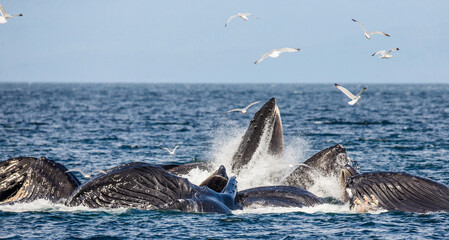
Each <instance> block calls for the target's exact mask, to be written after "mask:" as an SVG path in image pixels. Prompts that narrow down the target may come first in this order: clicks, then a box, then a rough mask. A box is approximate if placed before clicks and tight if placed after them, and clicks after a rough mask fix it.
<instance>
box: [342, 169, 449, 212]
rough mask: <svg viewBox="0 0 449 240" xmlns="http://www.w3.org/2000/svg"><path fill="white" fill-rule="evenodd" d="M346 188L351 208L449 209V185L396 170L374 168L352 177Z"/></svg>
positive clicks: (432, 210)
mask: <svg viewBox="0 0 449 240" xmlns="http://www.w3.org/2000/svg"><path fill="white" fill-rule="evenodd" d="M346 192H347V194H348V197H349V200H350V206H351V208H353V209H355V210H357V211H359V212H364V211H370V210H375V209H378V208H382V209H385V210H389V211H404V212H419V213H424V212H436V211H449V188H448V187H446V186H445V185H443V184H441V183H437V182H435V181H433V180H430V179H426V178H422V177H417V176H413V175H410V174H407V173H397V172H371V173H363V174H359V175H356V176H353V177H350V178H349V179H348V180H347V181H346Z"/></svg>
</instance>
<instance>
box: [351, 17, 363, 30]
mask: <svg viewBox="0 0 449 240" xmlns="http://www.w3.org/2000/svg"><path fill="white" fill-rule="evenodd" d="M352 21H354V22H356V23H358V24H360V26H361V27H362V28H363V30H364V31H365V32H366V28H365V27H364V26H363V24H361V23H360V22H359V21H357V20H355V19H354V18H353V19H352Z"/></svg>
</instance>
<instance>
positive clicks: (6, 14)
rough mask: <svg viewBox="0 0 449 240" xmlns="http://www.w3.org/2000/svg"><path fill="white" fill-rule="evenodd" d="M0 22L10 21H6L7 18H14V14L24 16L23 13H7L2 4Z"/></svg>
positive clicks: (0, 6)
mask: <svg viewBox="0 0 449 240" xmlns="http://www.w3.org/2000/svg"><path fill="white" fill-rule="evenodd" d="M0 14H1V16H0V24H1V23H7V22H8V21H6V19H7V18H13V17H14V16H18V17H21V16H23V14H17V15H11V14H9V13H6V11H5V9H4V8H3V6H2V5H1V4H0Z"/></svg>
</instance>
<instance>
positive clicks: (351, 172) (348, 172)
mask: <svg viewBox="0 0 449 240" xmlns="http://www.w3.org/2000/svg"><path fill="white" fill-rule="evenodd" d="M357 174H358V173H357V171H356V170H355V169H354V168H353V167H352V166H351V165H349V164H346V166H345V168H344V169H342V170H341V175H340V186H341V187H342V188H346V180H348V178H350V177H352V176H355V175H357ZM349 199H350V196H348V193H346V192H345V193H344V195H343V200H344V202H348V201H349Z"/></svg>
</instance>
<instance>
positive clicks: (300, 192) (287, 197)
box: [237, 186, 323, 208]
mask: <svg viewBox="0 0 449 240" xmlns="http://www.w3.org/2000/svg"><path fill="white" fill-rule="evenodd" d="M237 200H238V201H239V202H240V203H241V204H242V206H243V207H244V208H245V207H249V206H251V205H259V206H274V207H311V206H315V205H318V204H322V203H323V200H321V198H319V197H317V196H315V195H314V194H313V193H311V192H308V191H306V190H304V189H302V188H300V187H294V186H267V187H257V188H251V189H246V190H243V191H240V192H239V193H238V194H237Z"/></svg>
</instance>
